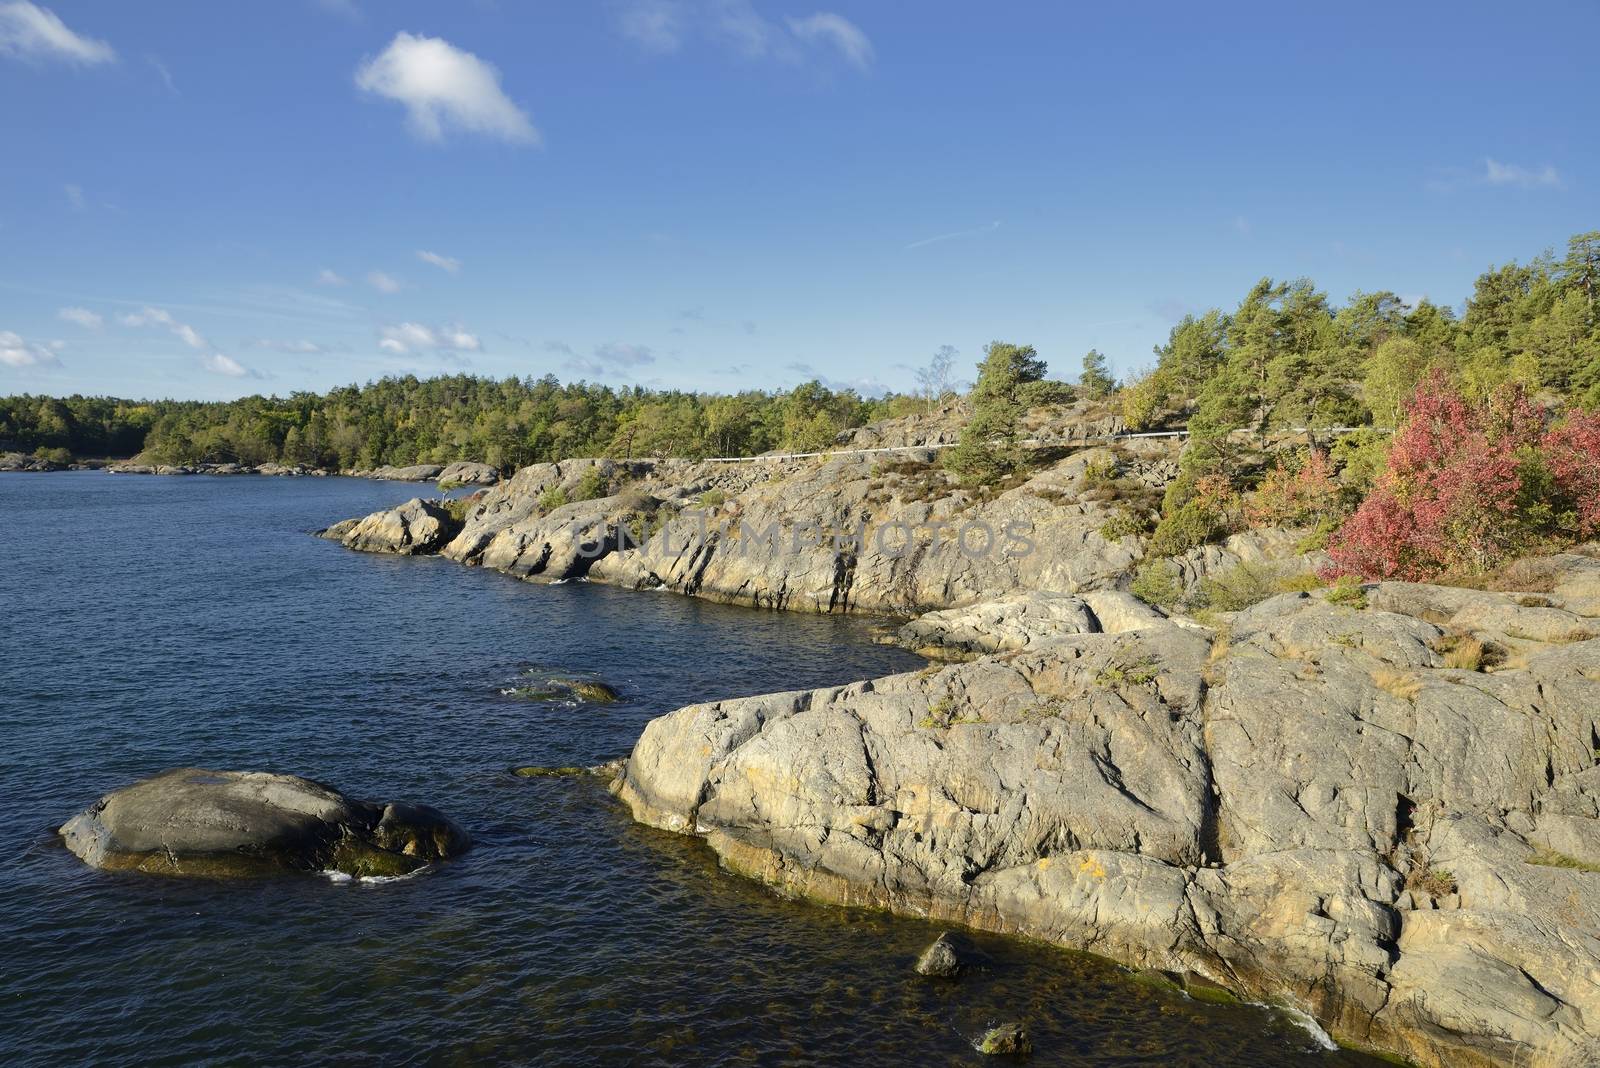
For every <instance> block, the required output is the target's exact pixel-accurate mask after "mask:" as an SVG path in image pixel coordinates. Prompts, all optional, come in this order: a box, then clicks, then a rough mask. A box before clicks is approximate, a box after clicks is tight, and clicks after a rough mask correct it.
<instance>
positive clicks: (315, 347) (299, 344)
mask: <svg viewBox="0 0 1600 1068" xmlns="http://www.w3.org/2000/svg"><path fill="white" fill-rule="evenodd" d="M250 344H251V346H252V347H254V348H258V349H271V350H273V351H274V352H289V353H294V354H296V355H300V356H312V355H316V354H317V353H322V352H327V351H328V350H327V348H326V347H325V346H322V345H319V344H317V343H316V342H315V341H310V340H307V339H305V338H300V339H297V340H295V339H291V340H279V339H277V338H270V337H258V338H256V339H255V340H254V341H252V342H250Z"/></svg>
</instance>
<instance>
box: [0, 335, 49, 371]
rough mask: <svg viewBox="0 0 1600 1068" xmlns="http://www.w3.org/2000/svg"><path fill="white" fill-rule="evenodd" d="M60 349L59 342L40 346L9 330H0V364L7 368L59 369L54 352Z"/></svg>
mask: <svg viewBox="0 0 1600 1068" xmlns="http://www.w3.org/2000/svg"><path fill="white" fill-rule="evenodd" d="M62 347H63V346H62V344H61V342H59V341H57V342H54V343H52V344H50V345H40V344H37V343H35V342H31V341H26V340H24V339H23V337H22V335H20V334H16V333H13V332H12V331H10V330H0V363H3V364H5V365H6V366H7V367H16V368H19V369H20V368H24V367H59V366H61V360H60V359H59V358H58V357H57V356H56V352H57V350H58V349H60V348H62Z"/></svg>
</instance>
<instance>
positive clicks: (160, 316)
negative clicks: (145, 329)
mask: <svg viewBox="0 0 1600 1068" xmlns="http://www.w3.org/2000/svg"><path fill="white" fill-rule="evenodd" d="M121 321H122V325H123V326H164V327H166V328H167V329H168V330H170V331H172V333H173V334H174V335H176V336H177V337H178V338H179V339H180V340H182V341H183V343H184V344H185V345H188V346H189V347H190V348H192V349H208V348H210V347H211V343H210V342H209V341H207V340H206V339H205V338H204V337H203V336H202V335H201V333H200V331H198V330H196V329H195V328H194V327H192V326H190V325H189V324H188V323H180V322H179V321H178V320H176V319H174V318H173V317H172V313H171V312H169V311H167V310H166V309H165V308H149V307H147V308H145V309H144V310H143V311H139V312H134V313H132V314H130V315H124V316H122V317H121Z"/></svg>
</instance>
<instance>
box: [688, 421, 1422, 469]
mask: <svg viewBox="0 0 1600 1068" xmlns="http://www.w3.org/2000/svg"><path fill="white" fill-rule="evenodd" d="M1313 430H1315V432H1316V433H1318V434H1348V433H1350V432H1351V431H1354V430H1375V431H1377V432H1378V433H1380V434H1390V433H1393V431H1392V430H1388V429H1385V428H1382V427H1370V426H1320V427H1304V426H1290V427H1282V428H1280V429H1279V430H1276V431H1274V433H1278V434H1306V433H1310V432H1311V431H1313ZM1232 433H1240V431H1233V432H1232ZM1244 433H1253V431H1244ZM1188 436H1189V432H1188V431H1187V430H1149V431H1144V432H1142V433H1138V434H1102V435H1099V436H1096V437H1090V438H1024V439H1023V440H1021V441H1019V442H1017V444H1019V445H1024V446H1029V447H1033V448H1044V447H1047V446H1051V445H1081V446H1088V445H1104V444H1108V443H1110V442H1113V441H1128V440H1130V439H1132V438H1186V437H1188ZM958 444H959V442H954V441H946V442H940V443H938V444H931V445H890V446H884V447H882V448H876V449H828V450H826V451H824V452H782V453H767V454H765V455H762V456H707V457H706V458H705V460H704V462H705V463H708V464H743V463H760V462H762V461H766V462H769V463H771V462H777V461H780V460H813V459H817V458H818V457H823V456H871V455H875V454H878V453H886V452H926V451H927V450H929V449H953V448H955V447H956V445H958Z"/></svg>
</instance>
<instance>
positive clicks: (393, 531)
mask: <svg viewBox="0 0 1600 1068" xmlns="http://www.w3.org/2000/svg"><path fill="white" fill-rule="evenodd" d="M460 529H461V521H460V520H459V519H457V518H456V517H455V516H453V515H452V514H450V512H449V511H447V510H446V509H445V508H444V507H443V506H442V505H441V504H440V503H439V502H437V501H425V500H423V499H422V498H420V497H413V498H411V499H410V500H409V501H407V502H406V503H404V504H402V505H400V506H399V507H398V508H390V509H387V510H385V511H382V512H373V513H372V514H371V515H369V516H367V517H366V518H364V519H362V520H360V521H358V522H357V523H356V524H355V525H354V526H352V527H350V528H348V529H347V530H346V531H345V533H344V536H343V538H342V539H341V540H342V542H343V544H344V546H345V547H346V548H349V549H359V550H361V551H362V552H367V553H395V554H397V555H399V556H417V555H425V554H427V553H435V552H438V551H439V550H440V549H441V548H442V547H443V546H444V545H445V543H446V542H448V541H449V540H450V539H451V538H453V537H455V536H456V533H457V532H458V531H459V530H460Z"/></svg>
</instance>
